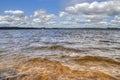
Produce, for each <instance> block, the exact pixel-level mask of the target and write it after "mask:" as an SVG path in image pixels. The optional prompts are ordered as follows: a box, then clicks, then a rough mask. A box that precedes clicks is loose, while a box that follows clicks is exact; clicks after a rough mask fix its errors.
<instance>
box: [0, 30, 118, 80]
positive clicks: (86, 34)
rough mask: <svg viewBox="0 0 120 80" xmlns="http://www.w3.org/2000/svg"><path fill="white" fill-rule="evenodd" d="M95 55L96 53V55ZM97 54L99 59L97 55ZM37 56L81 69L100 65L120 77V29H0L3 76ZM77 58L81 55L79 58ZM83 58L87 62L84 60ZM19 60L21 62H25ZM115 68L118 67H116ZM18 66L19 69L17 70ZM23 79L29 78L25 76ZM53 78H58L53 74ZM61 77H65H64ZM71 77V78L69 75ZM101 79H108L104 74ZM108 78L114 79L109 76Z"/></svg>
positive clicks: (0, 60) (99, 69)
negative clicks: (104, 77)
mask: <svg viewBox="0 0 120 80" xmlns="http://www.w3.org/2000/svg"><path fill="white" fill-rule="evenodd" d="M86 56H89V57H88V58H85V59H86V60H85V59H84V60H81V58H84V57H86ZM92 56H95V58H94V57H92ZM98 56H99V57H100V59H99V57H98ZM96 57H97V58H98V59H99V60H98V59H96ZM34 58H47V59H49V60H52V61H58V62H60V63H61V64H62V65H64V66H67V67H69V68H70V69H72V70H77V71H81V70H86V69H88V68H89V70H92V69H96V67H97V71H102V72H103V73H105V74H107V75H110V76H111V75H113V74H114V75H113V76H112V77H113V78H115V79H116V80H119V79H120V63H119V62H120V31H119V30H80V29H40V30H0V80H1V79H2V78H5V77H6V76H13V75H14V76H16V74H18V73H19V70H22V69H23V68H22V66H26V65H27V64H25V65H23V63H24V62H25V61H27V60H31V59H34ZM103 58H106V59H107V58H108V60H103ZM75 59H78V60H77V62H76V60H75ZM109 60H110V61H112V63H111V62H110V63H109ZM81 61H82V62H83V64H81V63H80V62H81ZM95 61H96V62H95ZM100 61H101V62H100ZM35 62H36V61H35ZM45 63H46V62H45ZM113 63H117V64H113ZM18 64H21V65H22V66H21V65H18ZM28 64H29V63H28ZM30 64H32V63H30ZM53 64H54V62H53ZM53 64H51V65H53ZM93 64H94V65H93ZM34 65H38V64H34ZM71 65H72V66H71ZM73 65H74V66H73ZM5 66H6V67H5ZM32 66H33V65H29V67H30V69H31V67H32ZM46 66H47V65H46ZM18 67H19V69H18ZM29 67H28V68H29ZM42 67H43V66H42ZM11 68H12V69H11ZM26 68H27V67H26ZM45 68H46V67H45ZM106 68H107V69H106ZM113 68H114V70H112V69H113ZM35 69H36V68H35ZM37 69H38V67H37ZM9 70H10V71H11V73H12V71H13V74H11V73H8V72H9ZM16 70H18V71H17V72H16ZM89 70H88V74H89ZM23 71H24V70H23ZM35 71H36V70H35ZM53 71H54V70H53ZM116 71H117V72H116ZM15 72H16V74H15ZM20 72H21V71H20ZM28 72H29V71H28ZM33 73H34V72H33ZM35 73H36V72H35ZM65 73H66V72H65ZM93 73H94V72H93ZM19 74H20V73H19ZM75 74H76V73H75ZM80 74H81V73H80ZM91 74H92V73H91ZM100 74H101V73H100ZM70 75H72V74H70ZM24 76H25V75H24ZM98 76H99V75H98ZM116 76H117V77H116ZM29 77H30V76H29ZM89 77H90V76H89ZM94 77H95V76H94ZM96 78H97V77H96ZM96 78H94V79H92V78H88V77H86V78H83V79H85V80H96ZM81 79H82V78H80V79H79V77H78V76H77V78H76V79H71V80H81ZM16 80H17V79H16ZM18 80H19V79H18ZM20 80H22V79H20ZM23 80H29V79H28V78H25V79H23ZM31 80H35V79H31ZM38 80H39V79H38ZM41 80H42V79H41ZM43 80H45V79H43ZM46 80H47V79H46ZM49 80H54V79H52V78H51V79H49ZM55 80H56V79H55ZM58 80H62V79H61V78H60V79H58ZM63 80H67V79H63ZM68 80H70V79H69V78H68ZM100 80H104V79H102V78H101V79H100ZM105 80H114V79H109V78H108V79H105Z"/></svg>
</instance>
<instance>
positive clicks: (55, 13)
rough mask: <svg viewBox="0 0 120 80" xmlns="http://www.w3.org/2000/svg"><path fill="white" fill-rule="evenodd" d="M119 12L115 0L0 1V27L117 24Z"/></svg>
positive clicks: (119, 16) (117, 2) (119, 7)
mask: <svg viewBox="0 0 120 80" xmlns="http://www.w3.org/2000/svg"><path fill="white" fill-rule="evenodd" d="M43 13H44V14H43ZM119 13H120V1H119V0H0V18H1V19H0V26H33V27H35V26H38V27H41V26H43V25H44V26H47V27H48V25H50V26H53V27H57V26H64V27H72V26H76V27H84V26H87V27H91V26H93V27H97V26H98V24H101V25H102V26H103V27H108V26H110V27H113V26H115V27H119V22H120V14H119ZM21 16H22V17H21ZM43 20H44V21H43ZM15 22H16V23H15ZM98 27H99V26H98Z"/></svg>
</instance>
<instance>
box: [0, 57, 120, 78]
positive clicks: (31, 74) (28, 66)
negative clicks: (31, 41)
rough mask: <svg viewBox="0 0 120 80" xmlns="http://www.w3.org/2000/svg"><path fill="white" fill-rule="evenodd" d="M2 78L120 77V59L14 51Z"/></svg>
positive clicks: (1, 71)
mask: <svg viewBox="0 0 120 80" xmlns="http://www.w3.org/2000/svg"><path fill="white" fill-rule="evenodd" d="M55 57H56V60H55ZM21 59H22V60H21ZM59 59H62V60H63V61H64V62H63V61H59ZM0 80H120V62H117V61H115V60H112V59H109V58H106V57H98V56H94V57H93V56H84V57H69V56H63V55H62V56H59V57H58V56H55V55H54V60H53V59H50V58H42V57H36V58H32V57H30V56H25V55H12V56H11V60H9V61H4V62H3V63H0Z"/></svg>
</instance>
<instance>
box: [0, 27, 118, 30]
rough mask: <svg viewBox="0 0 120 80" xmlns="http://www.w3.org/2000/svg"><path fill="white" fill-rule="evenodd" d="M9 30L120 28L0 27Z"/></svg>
mask: <svg viewBox="0 0 120 80" xmlns="http://www.w3.org/2000/svg"><path fill="white" fill-rule="evenodd" d="M11 29H15V30H17V29H85V30H120V28H44V27H42V28H36V27H35V28H34V27H0V30H11Z"/></svg>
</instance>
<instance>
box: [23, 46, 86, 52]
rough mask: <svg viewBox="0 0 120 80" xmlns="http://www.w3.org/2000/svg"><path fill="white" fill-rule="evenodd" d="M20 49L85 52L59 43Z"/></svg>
mask: <svg viewBox="0 0 120 80" xmlns="http://www.w3.org/2000/svg"><path fill="white" fill-rule="evenodd" d="M22 50H52V51H53V50H60V51H67V52H85V51H84V50H80V49H75V48H68V47H64V46H61V45H53V46H40V47H39V46H38V47H27V48H23V49H22Z"/></svg>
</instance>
